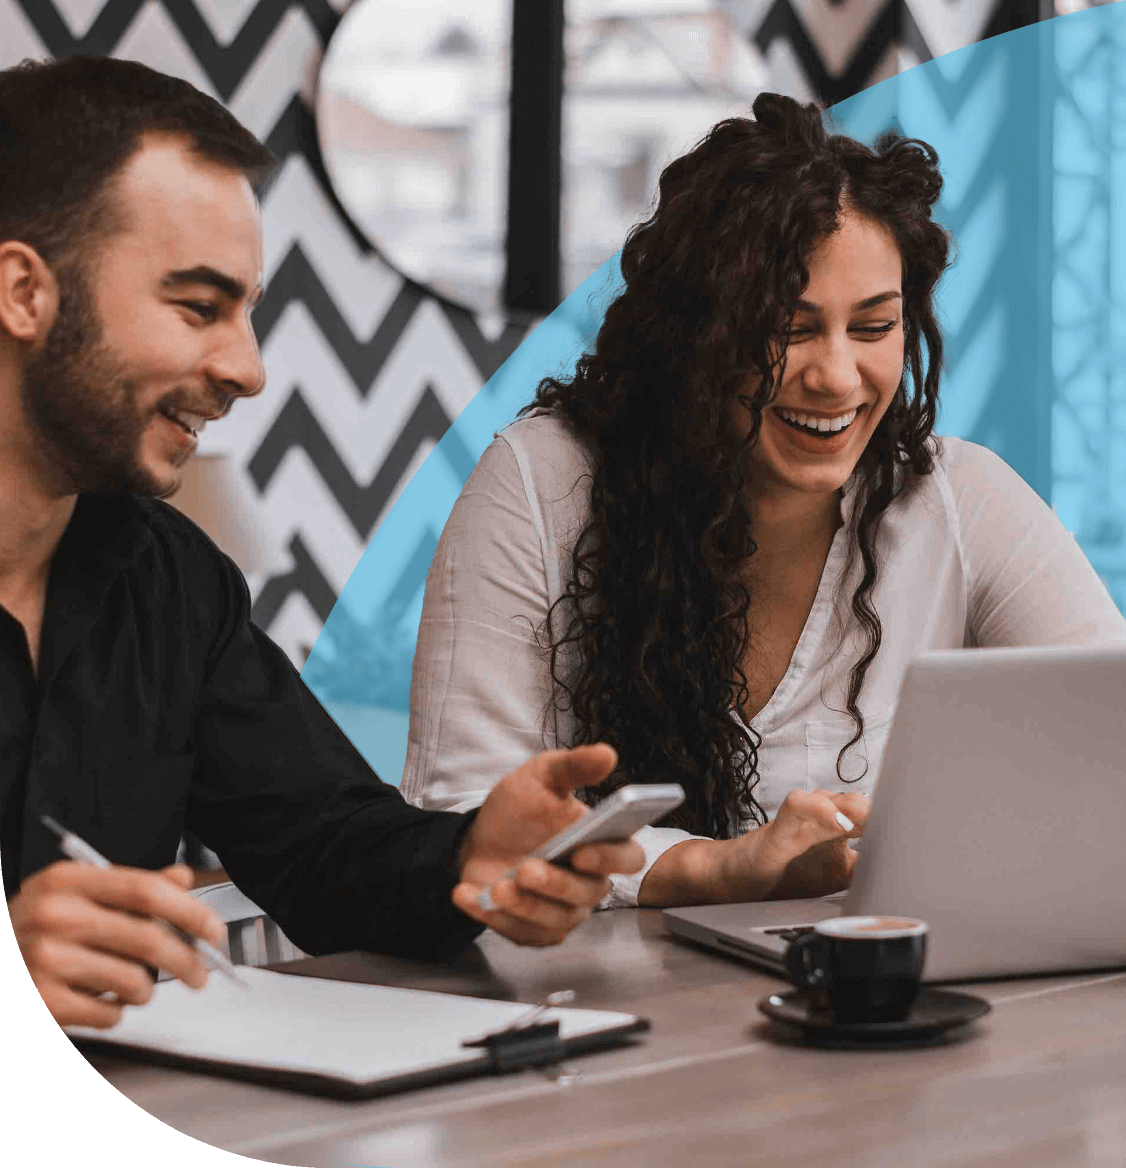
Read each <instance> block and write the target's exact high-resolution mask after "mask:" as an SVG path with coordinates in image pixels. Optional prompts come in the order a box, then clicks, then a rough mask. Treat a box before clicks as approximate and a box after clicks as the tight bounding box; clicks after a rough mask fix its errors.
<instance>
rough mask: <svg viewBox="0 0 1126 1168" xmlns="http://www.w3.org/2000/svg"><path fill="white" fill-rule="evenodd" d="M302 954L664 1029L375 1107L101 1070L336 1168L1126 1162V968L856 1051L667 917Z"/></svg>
mask: <svg viewBox="0 0 1126 1168" xmlns="http://www.w3.org/2000/svg"><path fill="white" fill-rule="evenodd" d="M286 968H289V969H293V970H299V971H300V972H301V973H304V974H309V975H314V976H326V977H338V978H344V979H349V980H357V981H370V982H379V983H384V984H393V985H404V986H411V987H415V988H418V989H433V990H443V991H451V992H458V993H467V994H474V995H477V996H481V997H493V998H502V999H512V1000H518V1001H528V1002H536V1001H539V1000H542V998H543V997H545V996H546V995H547V994H548V993H549V992H551V991H553V990H558V989H573V990H574V991H575V992H576V1001H575V1004H576V1005H578V1006H587V1007H593V1008H598V1007H603V1008H607V1009H616V1010H629V1011H632V1012H635V1013H639V1014H642V1015H644V1016H647V1017H648V1018H650V1019H651V1020H652V1024H653V1028H652V1031H651V1032H650V1033H649V1035H647V1036H646V1037H644V1038H643V1039H642V1040H641V1041H639V1042H638V1043H637V1044H635V1045H633V1046H630V1047H627V1048H619V1049H617V1050H613V1051H606V1052H602V1053H600V1054H595V1055H590V1056H587V1057H584V1058H581V1059H575V1060H573V1061H572V1062H571V1063H570V1064H568V1065H567V1068H566V1071H567V1074H566V1075H565V1076H564V1077H563V1078H561V1079H559V1080H558V1081H552V1080H551V1079H550V1078H548V1077H547V1076H546V1075H544V1074H542V1073H538V1072H524V1073H522V1074H519V1075H511V1076H507V1077H504V1078H481V1079H476V1080H470V1081H466V1082H461V1083H456V1084H449V1085H447V1086H441V1087H431V1088H427V1089H424V1090H420V1091H415V1092H413V1093H411V1094H406V1095H397V1096H390V1097H386V1098H383V1099H376V1100H371V1101H369V1102H362V1103H349V1102H340V1101H335V1100H329V1099H323V1098H316V1097H313V1096H303V1095H299V1094H296V1093H293V1092H290V1091H283V1090H279V1089H274V1088H267V1087H260V1086H256V1085H253V1084H247V1083H241V1082H236V1081H234V1080H226V1079H221V1078H216V1077H212V1076H207V1075H199V1074H189V1073H186V1072H183V1071H175V1070H169V1069H164V1068H156V1067H152V1066H143V1065H140V1064H131V1063H128V1062H126V1061H123V1060H119V1059H110V1058H98V1059H97V1060H95V1062H94V1065H95V1066H96V1067H97V1068H98V1069H99V1070H100V1071H101V1072H102V1074H103V1075H105V1077H106V1078H107V1079H108V1080H109V1081H110V1082H111V1083H113V1084H114V1085H115V1086H116V1087H117V1088H118V1089H119V1090H120V1091H122V1092H123V1093H124V1094H125V1095H127V1096H128V1097H129V1098H130V1099H132V1100H133V1101H134V1102H136V1103H137V1104H139V1105H140V1106H141V1107H143V1108H144V1109H145V1110H147V1111H149V1112H150V1113H151V1114H153V1115H155V1116H157V1117H158V1118H160V1119H162V1120H164V1121H165V1122H166V1123H168V1124H170V1125H171V1126H173V1127H175V1128H178V1129H179V1130H180V1131H183V1132H186V1133H188V1134H189V1135H191V1136H194V1137H196V1138H198V1139H201V1140H205V1141H207V1142H208V1143H211V1144H214V1145H217V1146H218V1147H221V1148H226V1149H228V1150H230V1151H233V1152H238V1153H241V1154H243V1155H246V1156H252V1157H256V1158H258V1159H260V1160H265V1161H268V1162H272V1163H282V1164H300V1165H314V1166H316V1168H343V1166H345V1165H348V1166H372V1168H414V1166H419V1168H422V1166H425V1168H436V1166H439V1165H440V1166H442V1168H470V1166H480V1168H501V1166H510V1168H517V1166H520V1168H545V1166H547V1165H566V1166H567V1168H588V1166H591V1165H614V1166H615V1168H630V1166H633V1165H637V1166H639V1168H640V1166H645V1168H651V1166H653V1165H665V1164H669V1165H678V1166H679V1165H691V1166H693V1168H695V1166H703V1165H727V1164H755V1165H783V1164H784V1165H787V1166H789V1165H804V1164H819V1165H820V1164H824V1165H826V1168H828V1165H830V1164H832V1165H833V1166H834V1168H838V1166H840V1168H852V1166H855V1168H885V1166H886V1168H904V1166H906V1165H912V1166H920V1168H921V1166H930V1165H935V1166H937V1165H942V1166H943V1168H948V1166H952V1165H966V1166H969V1165H973V1166H975V1168H980V1166H984V1165H989V1166H990V1168H1009V1166H1011V1168H1017V1166H1019V1168H1028V1166H1030V1165H1032V1166H1037V1168H1038V1166H1040V1165H1046V1166H1051V1168H1071V1166H1073V1165H1083V1166H1084V1168H1089V1166H1094V1165H1099V1166H1103V1165H1106V1166H1108V1168H1109V1166H1110V1165H1114V1166H1115V1168H1120V1166H1121V1165H1122V1164H1123V1163H1126V973H1114V974H1093V975H1073V976H1066V977H1053V978H1038V979H1028V980H1024V981H1009V982H992V983H980V984H978V985H976V986H974V987H970V988H971V990H972V992H974V993H978V994H980V995H981V996H983V997H985V998H988V999H989V1000H990V1001H991V1002H992V1003H993V1013H992V1014H990V1015H988V1016H987V1017H986V1018H985V1019H983V1020H982V1021H980V1022H978V1023H976V1024H974V1025H973V1026H972V1027H970V1028H969V1029H968V1030H967V1031H966V1032H965V1035H964V1037H963V1038H962V1039H961V1040H960V1041H956V1042H952V1043H949V1044H947V1045H944V1046H939V1047H931V1048H929V1049H917V1050H905V1051H887V1050H884V1051H843V1050H817V1049H812V1048H806V1047H803V1046H799V1045H794V1044H788V1043H785V1042H781V1041H778V1040H777V1039H776V1038H775V1036H774V1034H773V1031H772V1030H771V1028H770V1026H769V1024H768V1023H767V1022H766V1020H765V1019H764V1018H763V1017H762V1016H761V1015H760V1014H759V1013H758V1012H757V1010H756V1009H755V1002H756V1001H757V1000H758V999H759V998H761V997H763V996H765V995H766V994H768V993H770V992H772V991H775V990H777V989H779V988H780V986H781V983H780V982H779V981H777V980H776V979H774V978H772V977H770V976H768V975H766V974H761V973H758V972H756V971H754V970H753V969H751V968H750V967H748V966H745V965H742V964H740V963H738V962H736V961H734V960H731V959H728V958H726V957H723V956H720V955H713V954H711V953H709V952H706V951H704V950H701V949H696V948H693V947H689V946H686V945H685V944H683V943H682V942H678V941H675V940H673V939H672V938H671V937H669V936H668V935H667V934H666V933H665V932H664V929H663V927H662V925H661V918H660V913H659V912H657V911H655V910H644V909H643V910H637V911H629V910H619V911H616V912H608V913H601V914H598V915H597V916H595V917H594V918H593V919H592V920H591V921H590V922H589V923H588V924H587V925H585V926H584V927H583V928H582V929H580V930H578V931H577V932H576V933H575V934H573V935H572V936H571V937H570V938H569V939H568V940H567V941H566V942H565V943H564V944H563V945H562V946H560V947H559V948H556V949H548V950H527V949H519V948H517V947H515V946H513V945H511V944H509V943H508V942H506V941H504V940H502V939H501V938H499V937H497V936H495V935H487V936H485V937H483V938H482V939H481V940H480V941H479V942H478V944H477V946H475V947H474V948H473V949H471V950H470V951H469V952H468V953H466V954H465V955H464V956H463V957H462V958H461V959H460V960H459V961H458V962H457V963H456V964H453V965H450V966H427V965H422V964H418V963H413V962H406V961H401V960H395V959H390V958H384V957H376V956H372V955H367V954H342V955H338V956H334V957H326V958H317V959H309V960H306V961H301V962H296V963H294V964H293V965H291V966H288V967H286Z"/></svg>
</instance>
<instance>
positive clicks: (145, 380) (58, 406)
mask: <svg viewBox="0 0 1126 1168" xmlns="http://www.w3.org/2000/svg"><path fill="white" fill-rule="evenodd" d="M113 197H114V198H115V199H116V200H117V205H118V209H119V210H120V212H121V215H122V218H123V226H122V228H121V230H119V231H117V232H115V233H114V234H112V235H111V236H110V237H109V238H108V239H107V240H106V241H105V243H104V244H103V245H102V246H101V248H100V250H99V254H98V256H97V259H96V261H95V262H94V263H93V264H91V265H90V267H91V270H90V271H88V272H86V271H75V270H70V271H61V272H59V273H58V276H59V286H60V300H59V310H58V314H57V316H56V318H55V321H54V325H53V327H52V329H51V331H50V333H49V334H48V336H47V338H46V341H45V342H44V344H43V346H42V347H41V348H40V350H39V351H38V352H37V353H36V354H35V355H34V357H33V358H32V359H31V360H30V361H29V362H28V364H27V366H26V367H25V369H24V379H23V400H24V403H25V407H26V410H27V413H28V417H29V419H30V420H31V422H32V424H33V426H34V428H35V430H36V436H37V438H38V440H39V442H40V445H41V446H42V447H43V448H44V449H45V452H46V453H47V454H48V455H49V456H51V457H52V458H53V459H54V461H55V464H56V465H57V466H58V467H59V469H61V470H62V471H63V472H64V473H65V474H66V475H67V476H68V478H69V479H70V481H71V482H72V483H73V484H74V487H75V489H77V490H79V491H99V490H100V491H105V490H127V491H131V492H133V493H135V494H141V495H153V496H160V495H167V494H169V493H170V492H171V491H174V490H175V489H176V487H177V486H178V485H179V482H180V474H181V467H182V465H183V463H184V462H185V460H186V459H187V458H188V456H189V455H190V454H191V453H192V451H193V450H194V449H195V446H196V443H197V435H198V433H199V431H200V430H201V429H202V428H203V425H204V422H205V420H206V419H209V418H218V417H220V416H221V415H222V414H223V413H225V412H226V410H227V409H228V408H229V407H230V405H231V403H232V401H233V400H234V398H236V397H245V396H248V395H251V394H255V393H257V392H258V391H259V390H260V389H261V388H262V382H263V369H262V361H261V358H260V356H259V353H258V344H257V341H256V339H255V337H254V331H253V329H252V327H251V323H250V309H251V307H252V306H253V304H254V302H255V301H256V299H257V296H258V295H259V292H260V282H261V270H262V259H261V232H260V226H259V220H258V207H257V203H256V201H255V199H254V194H253V192H252V190H251V188H250V184H249V183H248V182H247V180H246V178H245V177H244V176H243V175H242V174H241V173H240V172H238V171H237V170H234V169H231V168H229V167H226V166H222V165H218V164H216V163H213V162H210V161H207V160H204V159H201V158H199V157H198V156H196V155H194V154H193V153H192V152H191V151H190V149H189V147H188V146H187V144H186V143H185V141H184V140H182V139H179V138H173V137H165V136H159V137H155V136H150V137H147V138H146V139H145V140H144V141H143V143H142V145H141V147H140V148H139V149H138V150H137V151H136V153H135V154H134V155H133V156H132V157H131V158H130V160H129V161H128V162H127V163H126V165H125V167H124V168H123V170H122V172H121V174H120V176H119V178H118V180H117V182H116V183H115V187H114V192H113Z"/></svg>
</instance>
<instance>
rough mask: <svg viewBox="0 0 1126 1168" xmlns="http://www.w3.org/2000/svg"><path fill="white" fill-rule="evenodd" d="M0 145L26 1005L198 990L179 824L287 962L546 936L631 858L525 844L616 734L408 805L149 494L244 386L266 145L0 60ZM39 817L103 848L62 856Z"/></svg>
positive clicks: (194, 926) (111, 66)
mask: <svg viewBox="0 0 1126 1168" xmlns="http://www.w3.org/2000/svg"><path fill="white" fill-rule="evenodd" d="M0 152H2V165H3V174H4V180H3V182H2V183H0V396H2V405H3V412H2V414H0V711H2V713H0V861H2V866H3V879H4V886H5V891H6V895H7V897H8V907H9V910H10V912H11V916H12V923H13V927H14V930H15V934H16V938H17V940H18V942H19V945H20V949H21V952H22V953H23V955H24V959H25V960H26V962H27V965H28V968H29V970H30V972H31V975H32V978H33V979H34V981H35V984H36V986H37V988H38V989H39V991H40V993H41V994H42V996H43V998H44V1000H45V1001H46V1003H47V1005H48V1007H49V1008H50V1010H51V1012H52V1014H53V1016H54V1017H55V1018H56V1019H57V1020H58V1021H59V1022H60V1024H71V1023H75V1024H86V1025H94V1026H109V1025H112V1024H113V1023H114V1022H115V1021H116V1020H117V1019H118V1017H119V1016H120V1013H121V1009H122V1006H123V1005H126V1004H140V1003H143V1002H145V1001H147V1000H148V997H149V995H150V994H151V981H150V976H149V974H148V972H147V969H146V967H156V968H160V969H165V970H168V971H169V972H171V973H173V974H175V975H176V976H178V977H180V978H182V979H183V980H185V981H186V982H188V983H189V984H192V985H200V984H202V983H203V981H204V979H205V977H206V973H205V970H204V967H203V965H202V964H201V962H200V960H199V958H198V957H197V956H196V953H195V951H194V949H192V948H191V947H190V946H189V945H187V944H186V943H184V942H182V941H180V940H179V939H178V938H176V937H174V936H172V935H171V933H170V932H169V931H168V930H167V929H165V928H163V927H161V925H160V924H159V921H161V920H163V921H167V922H170V923H172V924H173V925H175V926H177V927H179V928H180V929H182V930H184V931H185V932H187V933H189V934H192V935H194V936H196V937H203V938H208V939H212V940H215V939H218V938H219V937H220V936H221V935H222V931H223V930H222V926H221V925H220V923H219V922H218V920H217V919H216V918H215V917H214V915H213V914H212V913H210V911H209V910H207V909H205V908H204V907H202V906H201V905H200V904H199V903H198V902H196V901H195V900H193V899H192V898H191V897H190V896H189V895H188V892H187V891H186V890H187V889H188V888H189V887H190V883H191V876H190V873H189V872H188V871H187V870H186V869H184V868H183V867H179V866H170V865H171V863H172V861H173V859H174V857H175V851H176V845H177V842H178V840H179V837H180V833H181V831H182V829H183V828H184V827H185V826H186V827H187V828H188V829H190V830H191V831H192V832H193V833H194V834H195V835H197V836H198V837H199V838H200V839H201V840H202V841H203V842H204V843H205V844H207V845H208V846H209V847H211V848H212V849H214V850H215V851H216V852H217V853H218V854H219V856H220V858H221V859H222V861H223V863H224V865H225V867H226V868H227V871H228V872H229V873H230V875H231V877H232V879H233V880H234V881H235V882H236V883H237V884H238V885H239V887H241V888H242V889H243V890H244V891H245V892H246V893H247V894H248V895H249V896H251V897H252V898H253V899H254V900H255V901H257V902H258V903H259V904H261V905H262V906H263V907H264V908H265V909H266V911H267V912H269V913H270V914H271V915H272V916H273V917H274V918H275V919H276V920H277V921H278V922H279V924H280V925H281V926H282V928H283V929H284V930H285V932H286V933H287V934H288V935H289V936H290V937H291V938H292V939H293V941H294V942H295V943H296V944H297V945H299V946H300V947H301V948H303V949H305V950H307V951H310V952H314V953H317V952H328V951H331V950H340V949H355V948H364V949H373V950H385V951H394V952H399V953H404V954H414V955H421V956H439V955H443V954H447V953H451V952H453V951H456V950H457V949H458V948H459V947H461V946H463V945H464V944H466V943H468V942H469V941H470V940H471V939H472V938H473V937H474V936H475V935H476V934H477V933H478V932H479V931H480V929H481V928H482V927H483V926H485V925H488V926H491V927H492V928H494V929H496V930H497V931H498V932H501V933H503V934H505V935H506V936H508V937H510V938H512V939H513V940H515V941H517V942H521V943H528V944H552V943H555V942H557V941H559V940H561V939H562V938H563V937H564V936H565V935H566V934H567V933H568V932H569V931H570V929H572V928H573V927H574V926H575V925H576V924H578V923H579V922H580V921H582V920H583V919H585V917H586V916H587V914H588V913H589V911H590V908H591V906H592V905H594V904H595V903H597V901H598V899H599V898H600V897H601V896H602V895H603V894H604V892H605V891H606V888H607V881H606V879H605V876H606V874H607V873H609V872H612V871H621V872H632V871H636V870H638V868H640V866H641V862H642V855H641V850H640V848H639V847H638V846H637V845H636V844H633V843H628V844H621V845H616V846H611V845H602V846H591V847H588V848H586V849H583V850H581V851H580V852H579V853H577V854H576V857H575V860H574V870H573V871H570V872H568V871H565V870H563V869H561V868H557V867H554V866H550V865H546V864H544V863H542V862H540V861H536V860H530V859H527V854H528V852H529V851H531V850H532V849H534V848H535V847H536V846H538V845H539V844H540V843H542V842H543V841H544V840H546V839H547V838H549V837H550V836H551V835H553V834H554V833H555V832H556V831H557V830H559V829H561V828H562V827H564V826H566V825H567V824H568V823H570V822H572V821H573V820H574V819H576V818H577V817H578V816H580V815H581V814H583V813H584V811H583V808H582V806H581V804H579V802H578V801H577V800H576V799H575V798H574V797H573V795H572V794H571V790H572V788H573V787H575V786H580V785H586V784H589V783H593V782H597V781H599V780H601V779H602V778H603V777H604V776H605V775H606V774H608V773H609V771H610V770H611V769H612V768H613V766H614V765H615V756H614V753H613V751H612V750H611V749H610V748H609V747H605V746H596V747H587V748H583V749H581V750H577V751H574V752H570V753H567V752H555V753H553V754H549V755H544V756H541V757H540V758H538V759H534V760H532V761H531V762H529V763H527V764H525V766H523V767H521V768H520V769H519V770H518V771H516V772H515V773H514V774H512V775H510V776H508V777H507V778H506V779H504V780H503V781H502V782H501V783H500V784H498V786H497V787H496V789H495V791H494V792H493V795H492V796H491V797H490V798H489V800H488V801H487V802H486V803H485V805H484V806H483V807H482V808H481V809H480V810H479V811H478V813H477V814H476V816H475V817H469V818H466V817H463V816H459V815H453V814H447V813H439V812H426V811H422V810H419V809H417V808H413V807H411V806H409V805H408V804H406V803H405V802H404V801H403V800H402V798H401V797H400V796H399V794H398V792H397V791H396V790H394V788H391V787H388V786H386V785H384V784H382V783H380V781H379V780H378V779H377V778H376V777H375V776H374V775H373V774H372V773H371V771H370V770H368V769H367V767H366V765H365V764H364V763H363V760H362V759H361V758H360V756H359V755H358V754H357V753H356V751H355V750H354V749H353V748H352V747H351V745H350V743H349V742H348V741H347V739H346V738H345V737H344V735H343V734H342V733H341V732H340V731H339V730H338V729H337V728H336V726H335V724H334V723H333V722H332V721H331V719H330V718H329V717H328V716H327V714H325V712H324V711H323V709H322V708H321V707H320V706H319V704H318V703H317V702H316V700H315V699H314V698H313V697H312V696H311V695H310V694H309V692H308V691H307V690H306V689H305V687H304V686H303V685H302V684H301V682H300V679H299V678H298V676H297V674H296V673H295V671H294V670H293V668H292V667H291V666H290V664H289V662H288V661H287V660H286V658H285V656H284V654H283V653H282V652H281V650H280V649H278V648H277V646H275V645H274V644H273V643H272V642H271V641H270V640H269V639H268V638H267V637H266V636H264V634H263V633H262V632H261V631H260V630H258V629H257V628H256V627H255V626H254V625H253V624H252V623H251V622H250V618H249V598H248V594H247V590H246V586H245V583H244V581H243V579H242V577H241V575H240V574H239V572H238V570H237V569H236V568H235V566H234V565H233V564H232V563H231V561H230V560H228V559H227V558H226V557H225V556H224V555H222V553H220V552H219V551H218V550H217V549H216V548H215V546H214V545H213V544H212V543H211V542H210V541H209V540H208V539H207V537H206V536H205V535H204V534H203V533H202V532H200V531H199V529H198V528H196V527H195V526H194V525H193V524H191V523H190V522H189V521H188V520H186V519H185V518H184V517H182V516H181V515H179V514H178V513H177V512H176V511H175V510H174V509H173V508H171V507H169V506H167V505H166V504H163V503H160V502H157V501H156V500H157V499H158V498H159V497H160V496H162V495H166V494H169V493H170V492H172V491H173V490H175V488H176V486H177V484H178V482H179V478H180V473H181V468H182V465H183V463H184V461H185V460H186V459H187V458H188V457H189V456H190V455H191V453H192V450H193V449H194V447H195V445H196V441H197V436H198V434H199V431H200V430H201V429H202V428H203V426H204V425H205V423H207V422H209V421H214V420H216V419H218V418H220V417H222V416H223V414H224V413H225V412H226V411H227V410H228V409H229V408H230V406H231V404H232V402H233V401H234V400H235V399H236V398H239V397H249V396H252V395H254V394H256V393H258V392H259V390H260V389H261V387H262V380H263V369H262V364H261V360H260V357H259V354H258V349H257V345H256V342H255V337H254V333H253V330H252V327H251V323H250V310H251V308H252V307H253V305H254V303H255V300H256V299H257V297H258V295H259V292H260V282H261V265H262V261H261V243H260V226H259V220H258V209H257V204H256V201H255V198H254V195H253V191H252V188H251V180H252V179H253V178H254V177H255V176H256V175H258V174H259V173H261V172H262V171H263V169H264V168H266V167H268V166H269V165H270V163H271V161H272V159H271V156H270V155H269V152H268V151H266V149H265V148H264V147H263V146H261V144H259V143H258V142H257V140H256V139H255V138H254V137H253V136H252V135H251V134H249V133H248V132H247V131H246V130H245V129H243V127H241V126H240V125H239V124H238V123H237V122H236V121H235V120H234V118H233V117H231V115H230V114H229V113H228V112H227V111H226V110H224V109H223V107H222V106H221V105H219V104H218V103H217V102H215V101H213V100H212V99H210V98H208V97H206V96H204V95H203V94H200V93H199V92H198V91H196V90H195V89H193V88H192V87H191V86H190V85H188V84H186V83H185V82H182V81H177V80H175V79H173V78H169V77H165V76H163V75H161V74H159V73H155V72H153V71H152V70H149V69H146V68H145V67H143V66H141V65H137V64H134V63H131V62H124V61H114V60H107V59H99V58H88V57H87V58H83V57H74V58H70V59H67V60H63V61H58V62H54V63H42V64H37V63H33V62H25V63H24V64H23V65H22V66H19V67H17V68H15V69H10V70H7V71H6V72H3V73H0ZM44 814H50V815H52V816H54V817H55V818H56V819H57V820H59V821H60V822H61V823H62V824H63V825H64V826H65V827H67V828H68V829H70V830H71V831H74V832H76V833H77V834H79V835H80V836H83V837H84V838H86V839H87V840H88V841H89V842H90V843H91V844H93V846H94V847H95V848H97V849H98V850H99V851H101V852H102V853H103V854H104V855H106V856H107V857H108V858H109V859H110V860H111V861H113V862H114V863H113V866H112V867H111V868H109V869H92V868H85V867H80V866H78V865H76V864H74V863H72V862H69V861H66V860H60V859H59V852H58V849H57V845H56V842H55V841H54V839H53V838H52V837H51V836H50V835H49V833H48V832H47V831H46V830H44V828H43V827H42V826H41V816H42V815H44ZM517 865H518V867H517V870H516V875H515V877H514V878H508V877H507V875H506V874H507V873H508V872H509V870H510V869H512V868H513V867H514V866H517ZM489 886H494V887H493V891H492V897H493V904H494V905H495V908H494V909H493V910H492V911H489V912H485V911H483V910H482V909H481V908H479V907H478V905H477V896H478V894H479V893H480V892H481V891H482V890H483V889H484V888H486V887H489ZM485 903H488V901H487V900H486V901H485Z"/></svg>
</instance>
